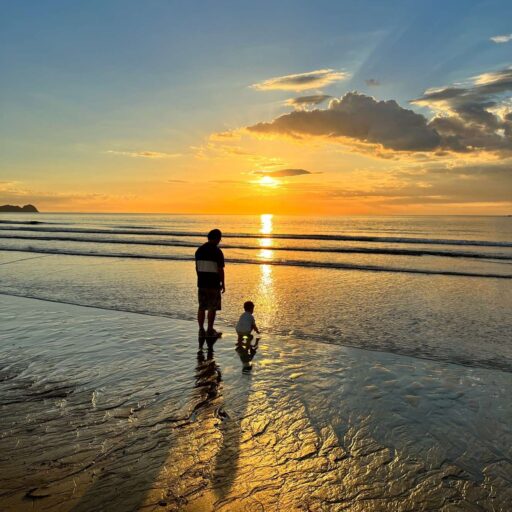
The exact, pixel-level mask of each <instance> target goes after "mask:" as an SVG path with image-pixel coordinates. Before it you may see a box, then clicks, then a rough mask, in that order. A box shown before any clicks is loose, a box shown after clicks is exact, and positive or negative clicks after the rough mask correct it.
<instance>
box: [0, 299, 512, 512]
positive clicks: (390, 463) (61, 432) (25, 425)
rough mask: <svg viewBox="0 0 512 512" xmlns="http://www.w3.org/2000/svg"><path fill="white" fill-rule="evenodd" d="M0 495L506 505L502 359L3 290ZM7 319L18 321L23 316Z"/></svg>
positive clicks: (507, 440)
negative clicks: (201, 333) (262, 329)
mask: <svg viewBox="0 0 512 512" xmlns="http://www.w3.org/2000/svg"><path fill="white" fill-rule="evenodd" d="M0 302H1V316H2V318H1V322H2V326H3V328H2V335H1V343H2V355H3V359H2V370H1V374H0V381H1V382H0V387H1V396H2V409H1V412H2V414H1V416H0V418H1V419H0V422H1V432H2V438H1V447H2V449H1V453H2V455H1V464H0V468H1V469H0V480H1V482H2V485H1V489H2V490H1V502H2V509H3V510H6V511H23V510H31V511H32V510H59V511H61V510H62V511H68V510H75V511H80V510H84V511H85V510H226V511H228V510H351V511H352V510H353V511H359V510H361V511H362V510H364V511H368V510H375V511H381V510H443V511H448V510H503V511H505V510H507V507H508V504H509V503H510V501H511V500H512V485H511V484H512V482H511V475H512V464H511V460H512V459H511V458H512V452H511V448H510V447H511V446H512V429H511V427H510V421H509V420H510V417H511V415H512V406H511V402H510V393H511V391H512V379H511V378H510V374H509V373H506V372H500V371H490V370H486V369H478V368H469V367H464V366H460V365H453V364H447V363H439V362H434V361H427V360H420V359H416V358H411V357H407V356H396V355H392V354H386V353H379V352H372V351H367V350H361V349H356V348H347V347H341V346H333V345H325V344H320V343H315V342H304V341H303V340H297V339H294V338H293V337H272V338H265V337H263V338H262V340H261V341H260V344H259V348H258V351H257V354H256V356H255V358H254V360H253V370H252V372H251V373H250V374H247V373H243V372H242V363H241V361H240V358H239V356H238V354H237V352H236V351H235V344H236V337H235V334H234V332H226V333H225V334H224V336H223V337H222V338H221V339H219V340H218V341H217V342H216V343H215V345H214V346H213V350H211V351H209V350H208V348H207V347H206V345H205V346H204V349H203V350H202V351H198V340H197V333H196V326H195V325H194V324H193V323H192V322H188V321H180V320H174V319H168V318H161V317H154V316H148V315H141V314H134V313H125V312H113V311H106V310H102V309H98V308H85V307H79V306H72V305H65V304H57V303H52V302H48V301H41V300H34V299H25V298H17V297H7V296H4V295H3V296H1V298H0ZM20 319H23V320H22V321H20Z"/></svg>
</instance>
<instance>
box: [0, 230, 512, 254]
mask: <svg viewBox="0 0 512 512" xmlns="http://www.w3.org/2000/svg"><path fill="white" fill-rule="evenodd" d="M0 231H1V230H0ZM0 239H3V240H37V241H45V242H80V243H96V244H122V245H141V246H151V247H191V248H193V247H197V243H195V242H186V241H177V240H172V241H166V240H133V239H126V238H109V239H102V238H93V237H89V238H88V237H77V236H75V237H74V236H37V235H20V234H8V235H5V234H0ZM222 248H223V249H243V250H258V251H259V250H261V249H262V248H263V247H261V246H260V245H243V244H223V246H222ZM267 249H270V250H272V251H289V252H306V253H332V254H336V253H338V254H387V255H394V256H440V257H448V258H475V259H489V260H491V259H492V260H504V261H512V253H511V254H510V255H507V254H496V253H484V252H463V251H449V250H429V249H394V248H377V247H338V248H331V247H287V246H282V247H275V246H273V247H268V248H267Z"/></svg>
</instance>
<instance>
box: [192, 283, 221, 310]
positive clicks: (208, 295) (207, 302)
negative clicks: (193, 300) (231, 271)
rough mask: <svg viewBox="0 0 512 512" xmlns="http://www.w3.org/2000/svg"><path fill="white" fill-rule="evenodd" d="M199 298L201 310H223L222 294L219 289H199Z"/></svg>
mask: <svg viewBox="0 0 512 512" xmlns="http://www.w3.org/2000/svg"><path fill="white" fill-rule="evenodd" d="M197 298H198V300H199V309H202V310H208V311H211V310H213V311H220V310H221V309H222V300H221V294H220V290H218V289H217V288H198V289H197Z"/></svg>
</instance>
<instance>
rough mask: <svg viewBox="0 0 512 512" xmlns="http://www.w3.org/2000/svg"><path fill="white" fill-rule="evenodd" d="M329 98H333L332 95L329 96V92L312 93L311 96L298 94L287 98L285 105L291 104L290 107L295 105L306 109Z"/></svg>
mask: <svg viewBox="0 0 512 512" xmlns="http://www.w3.org/2000/svg"><path fill="white" fill-rule="evenodd" d="M329 98H332V96H329V95H328V94H312V95H310V96H298V97H297V98H290V99H288V100H286V101H285V105H289V106H290V107H295V108H298V109H304V108H307V107H313V106H315V105H320V104H321V103H323V102H324V101H326V100H328V99H329Z"/></svg>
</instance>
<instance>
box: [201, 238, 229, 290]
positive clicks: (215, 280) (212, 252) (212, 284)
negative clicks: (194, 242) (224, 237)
mask: <svg viewBox="0 0 512 512" xmlns="http://www.w3.org/2000/svg"><path fill="white" fill-rule="evenodd" d="M221 268H224V254H223V253H222V251H221V250H220V249H219V248H218V247H217V246H216V245H215V244H212V243H210V242H206V243H205V244H203V245H201V247H199V249H197V251H196V271H197V287H198V288H216V289H218V290H220V288H221V283H220V274H219V269H221Z"/></svg>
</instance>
